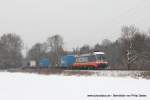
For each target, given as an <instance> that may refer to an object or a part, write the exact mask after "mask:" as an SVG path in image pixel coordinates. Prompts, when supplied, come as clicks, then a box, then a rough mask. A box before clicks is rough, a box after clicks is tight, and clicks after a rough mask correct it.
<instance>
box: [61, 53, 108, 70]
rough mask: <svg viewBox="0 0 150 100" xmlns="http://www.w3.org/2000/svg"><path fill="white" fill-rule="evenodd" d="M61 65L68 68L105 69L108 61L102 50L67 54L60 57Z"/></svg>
mask: <svg viewBox="0 0 150 100" xmlns="http://www.w3.org/2000/svg"><path fill="white" fill-rule="evenodd" d="M61 64H62V67H69V68H70V69H105V68H107V67H108V61H107V59H106V55H105V53H104V52H93V53H88V54H81V55H67V56H64V57H62V59H61Z"/></svg>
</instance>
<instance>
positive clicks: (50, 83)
mask: <svg viewBox="0 0 150 100" xmlns="http://www.w3.org/2000/svg"><path fill="white" fill-rule="evenodd" d="M95 94H96V95H108V94H110V95H113V94H123V95H133V94H137V95H138V94H144V95H147V96H146V97H134V96H132V97H113V96H112V97H88V96H87V95H95ZM0 99H1V100H150V80H146V79H133V78H131V77H105V76H63V75H38V74H24V73H9V72H0Z"/></svg>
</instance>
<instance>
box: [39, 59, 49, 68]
mask: <svg viewBox="0 0 150 100" xmlns="http://www.w3.org/2000/svg"><path fill="white" fill-rule="evenodd" d="M39 65H40V67H50V66H51V63H50V61H49V59H47V58H44V59H41V60H40V62H39Z"/></svg>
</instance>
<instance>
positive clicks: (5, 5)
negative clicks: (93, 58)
mask: <svg viewBox="0 0 150 100" xmlns="http://www.w3.org/2000/svg"><path fill="white" fill-rule="evenodd" d="M149 5H150V0H0V34H1V35H2V34H3V33H6V32H14V33H16V34H18V35H20V36H21V37H22V39H23V40H24V43H25V44H27V45H28V46H29V47H31V46H32V45H33V44H35V43H37V42H44V41H46V39H47V37H48V36H52V35H54V34H60V35H62V36H63V38H64V42H65V48H66V49H69V50H71V49H72V48H73V47H78V46H79V47H80V46H82V45H83V44H90V45H93V44H96V43H100V42H101V41H102V40H103V39H110V40H115V39H117V38H118V37H119V36H120V29H121V26H122V25H131V24H134V25H136V26H137V27H139V28H140V29H142V30H145V31H147V30H148V29H149V28H150V13H149V11H150V6H149Z"/></svg>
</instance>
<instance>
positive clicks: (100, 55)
mask: <svg viewBox="0 0 150 100" xmlns="http://www.w3.org/2000/svg"><path fill="white" fill-rule="evenodd" d="M96 57H97V59H98V60H102V61H106V60H107V59H106V56H105V54H96Z"/></svg>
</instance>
